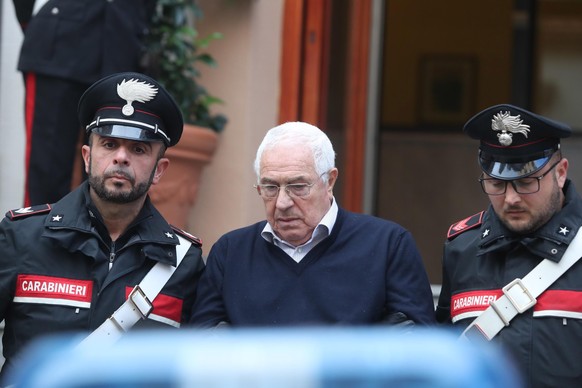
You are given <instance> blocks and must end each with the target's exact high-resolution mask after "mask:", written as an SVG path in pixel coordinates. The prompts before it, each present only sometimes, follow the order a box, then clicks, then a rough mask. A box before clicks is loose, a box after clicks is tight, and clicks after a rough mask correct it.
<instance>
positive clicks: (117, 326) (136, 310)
mask: <svg viewBox="0 0 582 388" xmlns="http://www.w3.org/2000/svg"><path fill="white" fill-rule="evenodd" d="M176 236H177V237H178V241H179V243H180V244H178V245H177V246H176V266H175V267H174V266H172V265H170V264H166V263H160V262H158V263H156V265H154V266H153V267H152V269H151V270H150V271H149V272H148V273H147V274H146V276H145V277H144V278H143V279H142V281H141V282H140V284H138V285H137V286H135V287H134V289H133V290H132V291H131V293H130V294H129V296H128V298H127V300H126V301H125V303H123V304H122V305H121V306H120V307H119V308H118V309H117V310H116V311H115V312H114V313H113V314H112V315H111V317H109V318H108V319H107V320H105V322H103V323H102V324H101V326H99V327H98V328H97V329H95V330H94V331H93V332H92V333H91V334H89V335H88V336H87V337H86V338H85V339H84V340H83V341H82V342H81V343H80V344H79V346H81V347H92V346H94V345H96V344H100V345H102V344H104V343H105V344H107V343H110V344H112V343H114V342H115V341H117V340H118V339H119V338H120V337H121V335H122V334H123V333H125V332H126V331H128V330H129V329H131V327H132V326H133V325H135V324H136V323H137V322H138V321H139V320H140V319H145V318H147V317H148V315H149V314H150V313H151V312H152V310H153V308H154V307H153V305H152V301H153V300H154V299H155V298H156V296H157V295H158V294H159V293H160V291H161V290H162V288H163V287H164V285H165V284H166V283H167V282H168V280H169V279H170V277H171V276H172V274H173V273H174V271H175V270H176V269H177V268H178V266H179V265H180V263H181V262H182V259H183V258H184V256H185V255H186V252H188V249H189V248H190V246H191V245H192V243H191V242H190V241H188V240H186V239H184V238H182V237H180V236H178V235H176Z"/></svg>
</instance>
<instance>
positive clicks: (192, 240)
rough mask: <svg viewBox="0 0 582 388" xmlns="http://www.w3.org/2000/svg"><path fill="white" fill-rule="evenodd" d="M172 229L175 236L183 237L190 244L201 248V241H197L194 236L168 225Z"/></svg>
mask: <svg viewBox="0 0 582 388" xmlns="http://www.w3.org/2000/svg"><path fill="white" fill-rule="evenodd" d="M170 226H171V227H172V230H173V231H174V232H176V234H179V235H180V236H182V237H184V238H185V239H186V240H188V241H190V242H191V243H192V244H196V245H198V246H199V247H201V246H202V240H201V239H199V238H198V237H196V236H194V235H193V234H190V233H188V232H186V231H185V230H182V229H180V228H178V227H176V226H174V225H170Z"/></svg>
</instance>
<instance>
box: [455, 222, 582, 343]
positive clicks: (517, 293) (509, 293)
mask: <svg viewBox="0 0 582 388" xmlns="http://www.w3.org/2000/svg"><path fill="white" fill-rule="evenodd" d="M581 257H582V227H581V228H580V229H579V230H578V232H577V233H576V236H575V237H574V239H573V240H572V242H571V243H570V245H569V246H568V249H566V252H564V255H563V256H562V258H561V259H560V261H559V262H557V263H556V262H554V261H551V260H548V259H544V260H542V261H541V262H540V263H539V264H538V265H537V266H536V267H535V268H534V269H533V270H532V271H531V272H530V273H528V274H527V275H526V276H525V277H524V278H523V279H519V278H517V279H515V280H514V281H512V282H510V283H509V284H508V285H506V286H505V287H503V289H502V290H503V295H502V296H501V297H500V298H499V299H497V300H496V301H494V302H492V303H491V304H490V305H489V307H488V308H487V309H486V310H485V311H483V312H482V313H481V315H479V316H478V317H477V318H476V319H475V320H474V321H473V322H472V323H471V324H470V325H469V327H467V328H466V329H465V331H463V333H462V334H461V337H460V338H461V339H469V340H471V339H481V340H483V339H486V340H487V341H491V339H492V338H493V337H495V336H496V335H497V333H499V332H500V331H501V329H503V328H504V327H506V326H509V322H510V321H511V320H512V319H513V318H515V316H517V314H521V313H523V312H524V311H526V310H528V309H529V308H531V307H532V306H533V305H535V304H536V302H537V300H536V298H537V297H538V296H540V295H541V294H542V293H543V292H544V291H545V290H546V289H547V288H548V287H549V286H550V285H551V284H552V283H554V282H555V281H556V280H557V279H558V278H559V277H560V276H562V274H564V272H566V271H567V270H568V269H569V268H570V267H572V265H574V264H575V263H576V262H577V261H578V260H579V259H580V258H581Z"/></svg>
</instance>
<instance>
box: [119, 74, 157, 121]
mask: <svg viewBox="0 0 582 388" xmlns="http://www.w3.org/2000/svg"><path fill="white" fill-rule="evenodd" d="M156 94H158V88H156V87H155V86H154V85H152V84H148V83H147V82H145V81H139V80H137V79H135V78H132V79H130V80H129V81H126V80H123V81H121V83H120V84H117V95H118V96H119V97H121V98H123V99H124V100H125V101H126V102H127V104H125V105H124V106H123V108H122V109H121V112H122V113H123V114H124V115H125V116H131V115H132V114H133V112H135V109H134V108H133V106H132V105H131V104H132V103H133V102H134V101H137V102H141V103H144V102H148V101H151V100H152V99H153V98H154V97H155V96H156Z"/></svg>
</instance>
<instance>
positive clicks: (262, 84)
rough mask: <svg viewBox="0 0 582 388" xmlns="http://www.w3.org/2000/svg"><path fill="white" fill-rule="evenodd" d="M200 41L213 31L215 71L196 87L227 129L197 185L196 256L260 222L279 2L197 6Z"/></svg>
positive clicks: (274, 97) (216, 1)
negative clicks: (216, 35)
mask: <svg viewBox="0 0 582 388" xmlns="http://www.w3.org/2000/svg"><path fill="white" fill-rule="evenodd" d="M199 3H200V5H201V7H202V9H203V10H204V18H203V20H202V21H201V22H200V23H199V25H198V28H199V30H200V33H201V35H202V36H204V35H206V34H208V33H210V32H213V31H220V32H222V33H223V34H224V38H223V39H221V40H218V41H214V42H212V43H211V45H210V47H209V52H211V54H212V55H213V56H214V57H215V59H216V60H217V62H218V68H216V69H208V68H205V69H202V83H203V84H204V85H205V86H206V87H207V89H208V91H209V92H210V93H212V94H214V95H216V96H218V97H220V98H222V99H223V100H224V101H225V105H223V106H220V107H218V108H217V110H219V111H221V112H223V113H225V114H226V115H227V116H228V118H229V123H228V125H227V127H226V129H225V130H224V132H223V133H222V134H221V139H220V145H219V148H218V151H217V153H216V155H215V157H214V160H213V162H212V164H211V165H210V166H208V167H207V168H206V169H205V171H204V173H203V177H202V184H201V187H200V191H199V194H198V199H197V203H196V205H195V206H194V209H193V211H192V214H191V217H190V232H191V233H193V234H195V235H197V236H199V237H200V238H202V241H203V244H204V245H203V250H204V254H205V255H207V254H208V251H209V250H210V247H211V246H212V244H213V243H214V242H215V241H216V240H217V239H218V238H219V237H220V236H221V235H222V234H223V233H225V232H227V231H229V230H232V229H235V228H239V227H242V226H246V225H248V224H250V223H253V222H256V221H258V220H261V219H264V211H263V204H262V200H261V199H260V197H259V196H258V195H257V193H256V191H255V190H254V188H253V187H252V186H253V184H254V183H255V181H256V177H255V175H254V171H253V168H252V165H253V161H254V157H255V152H256V149H257V147H258V145H259V143H260V141H261V140H262V138H263V136H264V134H265V132H266V131H267V130H268V129H270V128H271V127H273V126H275V125H277V124H278V123H277V119H278V109H279V84H280V82H279V81H280V80H279V77H280V75H279V73H280V71H279V70H280V67H281V64H280V56H281V54H280V52H281V40H282V18H283V3H284V1H283V0H237V1H231V0H201V1H199Z"/></svg>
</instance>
